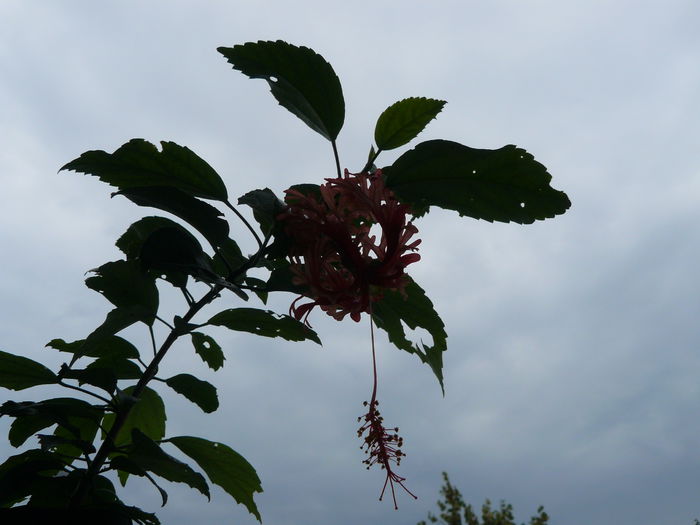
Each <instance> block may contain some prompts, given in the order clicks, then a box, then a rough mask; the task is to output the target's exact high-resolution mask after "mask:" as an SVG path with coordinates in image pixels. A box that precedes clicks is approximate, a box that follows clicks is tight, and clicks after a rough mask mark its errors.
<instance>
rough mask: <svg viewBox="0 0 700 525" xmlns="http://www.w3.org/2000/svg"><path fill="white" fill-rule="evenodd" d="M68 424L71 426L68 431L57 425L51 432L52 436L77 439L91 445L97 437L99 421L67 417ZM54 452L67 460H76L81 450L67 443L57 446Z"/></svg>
mask: <svg viewBox="0 0 700 525" xmlns="http://www.w3.org/2000/svg"><path fill="white" fill-rule="evenodd" d="M68 423H69V424H70V425H71V427H70V430H69V429H68V428H66V427H64V426H63V425H58V426H57V427H56V429H55V430H54V432H53V433H54V435H55V436H57V437H61V438H64V439H75V438H77V439H79V440H81V441H83V442H86V443H92V442H93V441H94V440H95V436H96V435H97V430H98V429H99V426H100V425H99V424H100V419H98V418H91V419H88V418H81V417H74V416H68ZM56 452H58V453H59V454H61V455H62V456H63V457H67V458H68V457H74V458H77V457H79V456H80V455H81V450H80V449H79V448H76V447H75V446H72V445H71V444H69V443H64V444H62V445H58V447H57V448H56Z"/></svg>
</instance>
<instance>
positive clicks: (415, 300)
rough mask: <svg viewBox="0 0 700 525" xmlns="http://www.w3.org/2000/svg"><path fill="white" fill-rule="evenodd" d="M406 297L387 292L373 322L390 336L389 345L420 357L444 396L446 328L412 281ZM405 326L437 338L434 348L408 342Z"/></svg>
mask: <svg viewBox="0 0 700 525" xmlns="http://www.w3.org/2000/svg"><path fill="white" fill-rule="evenodd" d="M409 279H410V278H409ZM405 293H406V297H405V298H404V297H403V296H402V295H401V293H400V292H396V291H389V290H388V291H386V293H385V294H384V297H382V299H380V300H379V301H377V302H376V303H374V304H373V305H372V319H374V322H375V324H376V325H377V326H378V327H379V328H381V329H383V330H385V331H386V332H387V334H388V335H389V341H391V342H392V343H393V344H394V345H395V346H396V347H397V348H400V349H401V350H405V351H407V352H410V353H412V354H414V353H415V354H417V355H418V357H420V360H421V361H423V362H424V363H426V364H428V365H429V366H430V368H431V369H432V370H433V372H434V373H435V377H437V379H438V381H439V382H440V387H441V388H442V389H443V392H444V388H445V387H444V385H443V382H442V353H443V352H444V351H445V350H447V333H445V325H444V324H443V322H442V320H441V319H440V316H439V315H438V314H437V312H436V311H435V309H434V308H433V303H432V302H431V301H430V299H428V297H427V296H426V295H425V292H424V291H423V289H422V288H421V287H420V286H418V285H417V284H416V283H415V282H414V281H413V280H412V279H411V280H410V281H409V283H408V285H407V286H406V289H405ZM403 324H405V325H406V326H408V327H409V328H410V329H412V330H415V329H416V328H423V329H425V330H427V331H428V332H429V333H430V335H431V336H432V338H433V344H432V345H426V344H425V343H424V342H422V341H421V343H420V344H418V343H411V342H410V341H409V340H408V339H406V333H405V331H404V328H403Z"/></svg>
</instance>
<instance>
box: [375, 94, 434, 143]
mask: <svg viewBox="0 0 700 525" xmlns="http://www.w3.org/2000/svg"><path fill="white" fill-rule="evenodd" d="M444 105H445V101H444V100H435V99H433V98H424V97H412V98H405V99H403V100H400V101H398V102H396V103H394V104H392V105H391V106H389V107H388V108H386V109H385V110H384V112H383V113H382V114H381V115H380V116H379V119H378V120H377V125H376V127H375V128H374V141H375V142H376V143H377V148H378V149H380V150H384V151H386V150H390V149H394V148H398V147H399V146H403V145H404V144H407V143H408V142H410V141H411V140H413V139H414V138H416V136H417V135H418V134H419V133H420V132H421V131H423V129H425V127H426V126H427V125H428V123H429V122H430V121H431V120H433V119H434V118H435V117H436V116H437V114H438V113H440V111H442V108H443V106H444Z"/></svg>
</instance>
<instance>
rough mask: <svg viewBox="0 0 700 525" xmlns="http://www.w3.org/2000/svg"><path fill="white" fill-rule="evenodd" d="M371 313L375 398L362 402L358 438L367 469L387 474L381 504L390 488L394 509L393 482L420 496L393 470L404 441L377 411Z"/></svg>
mask: <svg viewBox="0 0 700 525" xmlns="http://www.w3.org/2000/svg"><path fill="white" fill-rule="evenodd" d="M370 304H371V302H370ZM369 314H370V315H369V322H370V338H371V341H372V372H373V385H372V398H371V400H370V402H369V403H367V401H365V402H364V403H363V404H364V406H369V409H368V412H367V414H365V415H364V416H361V417H358V418H357V420H358V422H361V421H364V422H363V424H362V426H361V427H360V428H359V429H358V431H357V435H358V437H362V436H363V435H364V434H366V435H365V436H364V444H363V445H362V447H361V448H363V449H364V450H365V452H366V453H367V454H368V457H367V459H365V460H364V461H363V463H364V464H365V465H367V469H368V470H369V468H370V467H371V466H372V465H375V464H379V465H380V467H381V468H382V469H383V470H384V471H386V479H385V480H384V486H383V487H382V492H381V494H380V495H379V501H381V500H382V498H383V497H384V492H385V491H386V487H387V485H389V487H390V488H391V498H392V499H393V501H394V509H398V508H399V507H398V505H397V503H396V491H395V490H394V483H397V484H398V485H400V486H401V488H403V489H404V490H405V491H406V492H407V493H408V494H410V495H411V496H413V498H414V499H418V497H417V496H416V495H415V494H413V493H412V492H411V491H410V490H408V489H407V488H406V486H405V485H404V484H403V482H404V481H405V480H406V478H404V477H401V476H399V475H398V474H397V473H396V472H394V471H393V469H392V464H391V463H392V461H393V462H394V463H395V464H396V466H398V465H399V464H400V463H401V458H402V457H403V456H405V454H404V453H403V452H402V451H401V446H402V445H403V438H401V437H400V436H399V434H398V432H399V427H394V428H390V429H388V431H387V429H386V428H385V427H384V418H383V417H382V415H381V414H380V412H379V410H378V408H377V407H378V406H379V401H377V354H376V349H375V345H374V321H373V319H372V310H371V306H370V311H369ZM390 432H392V433H390Z"/></svg>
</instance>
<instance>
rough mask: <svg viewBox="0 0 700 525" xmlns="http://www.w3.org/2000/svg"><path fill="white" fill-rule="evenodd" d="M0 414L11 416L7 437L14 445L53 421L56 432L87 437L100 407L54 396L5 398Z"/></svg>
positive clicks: (88, 437)
mask: <svg viewBox="0 0 700 525" xmlns="http://www.w3.org/2000/svg"><path fill="white" fill-rule="evenodd" d="M0 416H10V417H13V418H15V420H14V421H13V422H12V425H10V431H9V434H8V438H9V440H10V444H11V445H12V446H14V447H18V446H20V445H22V444H23V443H24V442H25V441H26V440H27V438H29V437H30V436H32V435H33V434H34V433H36V432H38V431H39V430H43V429H44V428H47V427H50V426H52V425H55V424H58V425H59V427H58V428H57V429H56V433H57V434H58V435H62V436H64V437H67V438H72V439H75V438H77V439H82V440H87V441H91V440H92V438H93V437H94V432H95V430H96V428H97V422H98V421H99V419H100V417H101V411H100V410H99V409H97V408H95V407H94V406H92V405H90V404H89V403H86V402H85V401H82V400H79V399H73V398H55V399H46V400H44V401H37V402H33V401H22V402H19V403H17V402H15V401H6V402H5V403H3V405H2V406H0ZM60 429H62V431H61V432H59V430H60ZM91 429H92V433H91Z"/></svg>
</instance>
